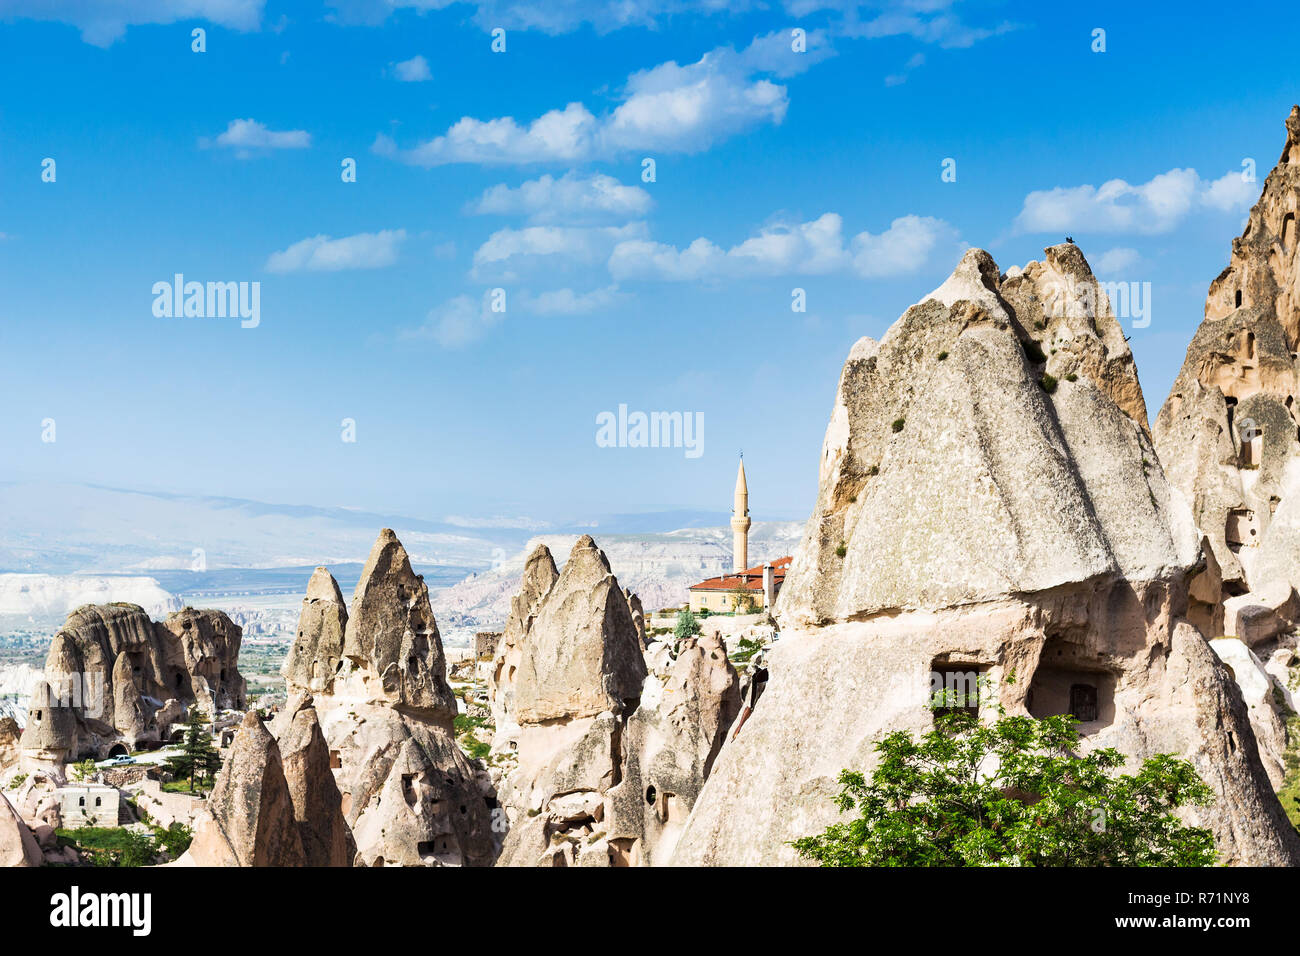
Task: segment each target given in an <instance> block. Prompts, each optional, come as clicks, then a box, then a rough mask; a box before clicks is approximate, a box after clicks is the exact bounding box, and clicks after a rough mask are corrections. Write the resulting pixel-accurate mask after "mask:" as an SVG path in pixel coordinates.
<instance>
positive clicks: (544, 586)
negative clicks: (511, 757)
mask: <svg viewBox="0 0 1300 956" xmlns="http://www.w3.org/2000/svg"><path fill="white" fill-rule="evenodd" d="M559 576H560V572H559V571H557V570H556V569H555V559H554V558H552V557H551V552H550V549H549V548H547V547H546V546H545V545H543V544H539V545H538V546H537V547H536V548H534V549H533V551H532V553H531V554H529V555H528V560H527V562H525V564H524V574H523V578H522V579H521V581H520V587H519V593H518V594H516V595H515V596H514V597H513V598H512V599H511V601H510V616H509V617H508V618H507V619H506V626H505V629H504V630H503V631H502V632H501V639H500V640H499V641H497V649H496V657H495V660H494V661H493V664H492V674H491V676H490V677H489V678H488V695H489V697H490V698H491V701H492V718H493V725H494V726H495V727H496V740H497V741H498V742H499V741H501V740H504V739H509V738H510V737H511V735H512V734H514V733H516V732H517V731H518V726H519V725H518V723H517V722H516V721H515V718H514V710H515V680H516V678H517V676H518V673H519V664H520V662H521V661H522V659H523V656H522V655H523V651H522V645H523V640H524V638H525V636H526V635H527V634H528V632H529V630H531V629H532V626H533V619H534V617H535V616H536V613H537V606H538V605H539V604H540V603H541V601H542V598H544V597H546V594H547V592H549V591H550V590H551V587H552V586H553V585H554V584H555V580H556V578H558V577H559Z"/></svg>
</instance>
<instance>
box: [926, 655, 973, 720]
mask: <svg viewBox="0 0 1300 956" xmlns="http://www.w3.org/2000/svg"><path fill="white" fill-rule="evenodd" d="M979 680H980V671H979V670H978V669H976V667H975V666H974V665H973V664H964V665H963V664H954V665H949V666H942V665H935V666H934V667H933V668H932V670H931V673H930V707H931V709H932V710H933V711H934V715H935V716H936V717H942V716H943V715H945V714H970V715H971V716H972V717H978V716H979V712H980V688H979Z"/></svg>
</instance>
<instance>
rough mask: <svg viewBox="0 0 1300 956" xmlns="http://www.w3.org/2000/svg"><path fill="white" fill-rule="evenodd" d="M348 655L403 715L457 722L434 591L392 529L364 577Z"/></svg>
mask: <svg viewBox="0 0 1300 956" xmlns="http://www.w3.org/2000/svg"><path fill="white" fill-rule="evenodd" d="M337 590H338V587H337V585H335V591H337ZM343 655H344V656H345V657H347V658H348V660H349V661H350V662H351V663H352V665H353V666H354V667H355V668H357V669H359V670H365V671H368V672H370V673H371V674H373V675H374V678H375V680H376V681H377V690H379V692H380V693H381V694H382V696H383V698H384V699H385V700H387V701H389V702H390V703H392V704H394V705H396V706H398V707H399V708H401V709H402V710H404V711H406V712H408V713H419V714H421V715H422V716H423V717H425V718H426V719H429V720H433V721H436V722H443V723H447V724H450V722H451V720H452V718H454V717H455V716H456V699H455V697H454V696H453V695H452V692H451V687H449V686H448V684H447V662H446V659H445V657H444V656H443V652H442V638H441V637H440V636H439V634H438V624H437V622H436V621H435V620H434V619H433V611H432V610H430V608H429V589H428V587H427V586H426V585H425V583H424V579H423V578H422V577H420V576H419V575H417V574H416V573H415V572H414V571H412V570H411V560H410V558H409V557H408V556H407V554H406V549H405V548H403V547H402V543H401V542H400V541H398V540H397V535H396V534H394V533H393V531H392V529H391V528H384V529H383V530H382V531H381V532H380V533H379V540H378V541H376V542H375V546H374V547H373V548H372V549H371V551H370V557H369V558H368V559H367V560H366V565H365V567H364V568H363V569H362V571H361V580H359V581H358V582H357V590H356V593H355V594H353V595H352V611H351V614H350V615H349V617H348V619H347V629H346V632H345V633H344V637H343Z"/></svg>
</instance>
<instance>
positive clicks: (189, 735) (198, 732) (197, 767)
mask: <svg viewBox="0 0 1300 956" xmlns="http://www.w3.org/2000/svg"><path fill="white" fill-rule="evenodd" d="M166 766H167V769H168V770H170V771H171V772H172V774H173V775H174V776H176V777H177V778H184V777H188V778H189V781H190V793H193V792H194V784H195V780H196V779H198V780H202V779H204V778H205V777H206V778H208V779H209V780H210V779H212V778H213V777H215V776H216V774H217V771H218V770H220V769H221V756H220V754H218V753H217V748H216V747H214V746H213V745H212V734H211V733H209V732H208V731H207V730H206V729H205V727H204V723H203V715H202V714H200V713H199V709H198V707H191V708H190V712H189V716H188V717H187V718H186V720H185V739H184V741H183V742H182V743H181V752H180V753H179V754H177V755H176V756H174V757H168V758H167V761H166Z"/></svg>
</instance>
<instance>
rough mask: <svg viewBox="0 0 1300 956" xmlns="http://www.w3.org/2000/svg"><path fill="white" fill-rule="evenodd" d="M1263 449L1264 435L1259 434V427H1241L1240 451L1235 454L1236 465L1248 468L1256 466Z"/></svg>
mask: <svg viewBox="0 0 1300 956" xmlns="http://www.w3.org/2000/svg"><path fill="white" fill-rule="evenodd" d="M1243 424H1244V423H1243ZM1263 451H1264V436H1263V435H1262V434H1260V431H1259V429H1258V428H1242V429H1241V452H1240V454H1238V456H1237V464H1238V466H1239V467H1241V468H1249V469H1255V468H1258V467H1259V464H1260V458H1261V456H1262V454H1263Z"/></svg>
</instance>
